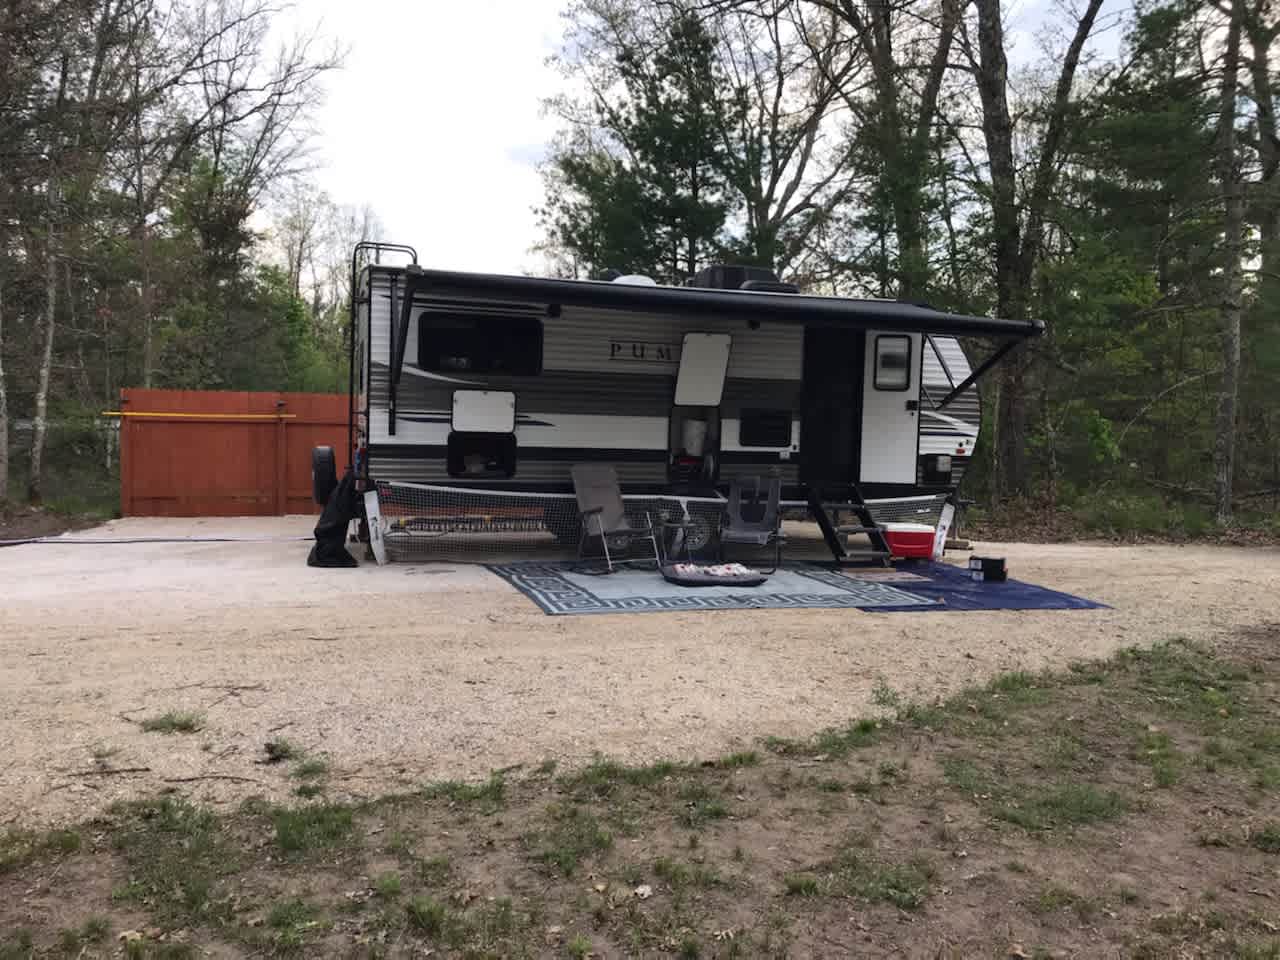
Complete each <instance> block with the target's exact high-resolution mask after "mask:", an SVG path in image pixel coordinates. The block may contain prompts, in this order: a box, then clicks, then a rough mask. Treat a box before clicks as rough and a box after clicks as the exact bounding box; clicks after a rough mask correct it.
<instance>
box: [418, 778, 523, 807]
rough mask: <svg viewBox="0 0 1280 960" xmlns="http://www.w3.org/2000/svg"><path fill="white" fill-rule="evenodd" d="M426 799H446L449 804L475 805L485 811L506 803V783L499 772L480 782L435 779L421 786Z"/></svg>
mask: <svg viewBox="0 0 1280 960" xmlns="http://www.w3.org/2000/svg"><path fill="white" fill-rule="evenodd" d="M422 795H423V796H424V797H425V798H426V799H428V800H440V799H443V800H447V801H448V802H449V803H450V804H451V805H456V806H471V805H473V804H474V805H477V806H479V807H480V808H481V809H482V810H483V811H485V812H486V813H493V812H495V811H497V810H500V809H502V806H503V805H504V804H505V803H506V796H507V784H506V781H505V780H504V779H503V777H502V775H501V774H499V773H494V774H491V775H490V776H489V779H488V780H485V781H483V782H480V783H464V782H462V781H460V780H437V781H435V782H434V783H428V784H427V785H426V786H424V787H423V788H422Z"/></svg>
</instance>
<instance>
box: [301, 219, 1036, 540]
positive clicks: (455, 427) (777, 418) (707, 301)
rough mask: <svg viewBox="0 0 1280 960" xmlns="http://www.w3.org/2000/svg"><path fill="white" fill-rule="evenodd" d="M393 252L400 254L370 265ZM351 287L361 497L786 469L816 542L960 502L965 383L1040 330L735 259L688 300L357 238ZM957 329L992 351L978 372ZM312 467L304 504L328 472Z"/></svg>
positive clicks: (673, 485)
mask: <svg viewBox="0 0 1280 960" xmlns="http://www.w3.org/2000/svg"><path fill="white" fill-rule="evenodd" d="M396 254H402V255H403V257H404V259H407V260H408V261H409V262H408V263H400V264H395V265H391V264H385V263H380V262H376V261H377V260H379V259H391V258H392V257H393V256H394V255H396ZM362 261H369V262H364V263H363V264H362ZM352 289H353V291H354V295H353V298H352V299H353V303H352V315H351V338H350V343H351V351H352V365H351V371H352V373H351V389H350V396H351V410H350V428H349V429H350V436H349V441H350V445H351V450H352V462H353V464H354V471H355V477H356V482H357V485H358V489H362V490H375V489H382V487H383V486H384V485H385V486H388V487H394V486H395V485H418V486H426V487H430V488H445V487H455V488H464V489H466V490H467V491H470V492H471V493H473V494H476V495H479V494H481V493H483V492H486V491H491V492H493V493H494V494H504V495H508V494H519V493H527V494H565V493H568V492H570V491H571V490H572V485H571V481H570V468H571V467H572V466H573V465H574V464H575V463H580V462H583V461H607V462H609V463H612V464H614V465H615V466H616V468H617V472H618V476H619V478H620V480H621V483H622V486H623V490H624V492H625V493H627V494H632V495H637V496H638V495H653V496H660V495H668V494H670V493H672V492H673V491H675V492H680V493H683V494H686V495H693V496H696V495H698V494H707V495H710V496H715V495H717V492H722V491H723V490H724V489H725V488H726V487H727V485H728V484H729V482H730V481H732V480H734V479H737V478H744V477H749V476H780V477H781V478H782V482H783V488H784V497H785V498H786V499H787V500H788V501H790V502H792V503H793V504H800V505H808V506H809V507H810V508H811V509H812V510H813V511H814V513H815V517H816V519H817V520H818V522H819V523H820V524H822V525H823V529H824V534H825V533H827V528H828V525H829V519H827V518H826V514H827V512H828V511H827V510H826V509H823V505H824V504H826V505H828V506H835V507H836V508H839V507H841V506H844V507H847V508H849V509H851V510H856V509H857V508H859V507H861V506H863V505H869V510H870V513H871V515H872V517H873V518H874V517H876V516H877V515H887V513H889V512H892V510H893V509H894V505H895V504H896V505H901V504H904V503H905V504H910V503H912V502H919V501H929V502H931V503H941V501H942V500H944V499H945V498H946V497H947V496H948V495H950V494H953V493H954V491H955V489H956V485H957V484H958V483H959V481H960V479H961V477H962V476H963V475H964V471H965V468H966V466H967V464H968V462H969V459H970V457H971V456H972V454H973V450H974V443H975V442H976V440H977V436H978V427H979V422H980V411H979V403H978V400H979V398H978V391H977V389H976V388H975V386H974V384H975V381H976V380H977V378H978V377H979V376H980V375H982V374H983V373H985V372H986V371H987V370H988V369H990V368H991V367H992V366H993V365H994V364H995V363H996V362H998V360H999V359H1000V358H1001V357H1003V356H1004V355H1005V354H1006V353H1007V352H1008V350H1010V349H1012V348H1013V347H1014V346H1016V345H1017V344H1018V343H1020V342H1021V341H1023V340H1025V339H1026V338H1029V337H1034V336H1037V335H1038V334H1039V333H1040V332H1041V329H1042V327H1041V325H1040V324H1039V323H1034V322H1018V321H1011V320H999V319H986V318H981V317H968V316H959V315H956V314H950V313H945V312H942V311H939V310H935V309H932V308H930V307H928V306H925V305H919V304H913V303H904V302H897V301H886V300H864V299H852V298H844V297H829V296H810V295H804V294H800V293H798V292H796V291H795V288H794V287H791V286H789V285H786V284H781V283H779V282H777V281H776V279H774V278H773V276H772V275H771V274H768V273H767V272H765V271H761V270H758V269H754V268H748V267H732V266H720V267H711V268H708V269H706V270H703V271H702V272H701V273H699V274H698V275H697V276H696V277H695V278H694V279H693V280H692V281H691V282H690V283H689V284H688V285H686V286H683V287H671V286H660V285H658V284H655V283H654V282H653V281H651V280H648V279H646V278H643V277H620V278H618V279H615V280H612V281H609V282H605V281H583V280H559V279H543V278H535V277H520V276H499V275H488V274H475V273H460V272H454V271H442V270H429V269H423V268H422V267H420V266H418V264H417V256H416V253H415V252H414V251H413V250H412V248H409V247H400V246H392V245H385V244H371V243H362V244H360V245H359V246H358V247H357V248H356V251H355V254H354V256H353V262H352ZM965 337H981V338H988V339H989V340H994V341H995V342H996V344H997V346H996V347H995V349H994V350H991V351H988V352H989V353H990V356H989V357H988V359H987V360H986V361H984V362H983V363H982V364H981V365H979V366H978V367H977V368H976V369H975V368H974V367H973V366H972V365H971V363H970V361H969V359H968V357H967V355H966V353H965V350H964V349H963V348H962V346H961V343H960V339H959V338H965ZM317 456H318V457H323V454H322V453H318V454H317ZM317 463H318V473H317V475H318V477H319V478H320V479H319V480H318V482H317V491H316V494H317V497H318V498H319V497H321V496H327V492H328V489H330V488H331V487H332V485H333V483H335V482H336V479H334V478H332V477H331V476H330V475H329V474H331V472H332V467H331V466H326V464H325V462H323V460H318V461H317ZM877 505H879V506H877ZM817 514H823V516H817ZM828 540H829V542H830V537H829V538H828ZM833 549H835V548H834V546H833Z"/></svg>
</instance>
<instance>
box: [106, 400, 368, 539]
mask: <svg viewBox="0 0 1280 960" xmlns="http://www.w3.org/2000/svg"><path fill="white" fill-rule="evenodd" d="M120 412H121V414H122V417H121V421H120V510H121V513H123V514H124V515H125V516H126V517H130V516H132V517H235V516H273V515H279V514H286V513H318V512H319V510H320V508H319V507H318V506H316V505H315V504H314V503H313V502H312V500H311V448H312V447H316V446H320V445H326V444H327V445H328V446H331V447H333V449H334V453H335V455H336V456H337V460H338V476H339V477H341V476H342V472H343V471H344V470H346V468H347V453H348V451H347V397H346V395H345V394H328V393H241V392H233V391H229V390H226V391H223V390H142V389H130V390H122V391H120Z"/></svg>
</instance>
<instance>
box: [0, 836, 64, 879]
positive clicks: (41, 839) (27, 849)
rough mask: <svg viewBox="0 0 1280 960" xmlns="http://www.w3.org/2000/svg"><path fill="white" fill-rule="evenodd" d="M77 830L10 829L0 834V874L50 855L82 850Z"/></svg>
mask: <svg viewBox="0 0 1280 960" xmlns="http://www.w3.org/2000/svg"><path fill="white" fill-rule="evenodd" d="M80 845H81V841H80V834H79V833H77V832H76V831H75V830H49V831H46V832H44V833H36V832H34V831H30V830H8V831H6V832H4V833H3V834H0V875H3V874H5V873H7V872H9V871H10V870H16V869H18V868H19V867H25V866H26V865H27V864H29V863H31V862H33V861H35V860H38V859H40V858H42V857H48V856H68V855H70V854H73V853H76V852H78V851H79V850H80Z"/></svg>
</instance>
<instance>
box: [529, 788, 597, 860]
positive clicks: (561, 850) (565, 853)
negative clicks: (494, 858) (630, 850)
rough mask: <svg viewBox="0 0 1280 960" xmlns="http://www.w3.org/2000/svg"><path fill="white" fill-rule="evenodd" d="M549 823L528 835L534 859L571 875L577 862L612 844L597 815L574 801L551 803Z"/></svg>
mask: <svg viewBox="0 0 1280 960" xmlns="http://www.w3.org/2000/svg"><path fill="white" fill-rule="evenodd" d="M545 819H546V821H547V826H546V827H545V828H544V829H543V830H540V831H538V832H537V833H535V834H533V835H531V836H529V837H527V838H526V845H527V847H528V848H529V850H530V852H531V855H532V857H533V859H534V860H536V861H538V862H540V863H543V864H546V865H547V866H549V867H552V868H554V869H555V870H557V871H558V872H560V873H562V874H564V875H565V876H566V877H568V876H572V875H573V873H574V871H575V870H577V868H578V864H579V863H580V862H581V861H582V860H583V859H584V858H586V857H589V856H594V855H596V854H600V853H603V852H605V851H606V850H608V849H609V848H610V847H612V846H613V835H612V834H611V833H610V832H609V831H608V830H606V829H605V828H604V826H603V825H602V824H601V823H600V821H599V820H598V819H596V817H595V815H594V814H592V813H590V812H588V811H587V810H585V809H583V808H582V807H579V806H577V805H575V804H572V803H570V804H560V803H556V804H552V805H551V806H549V807H548V808H547V810H546V814H545Z"/></svg>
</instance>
